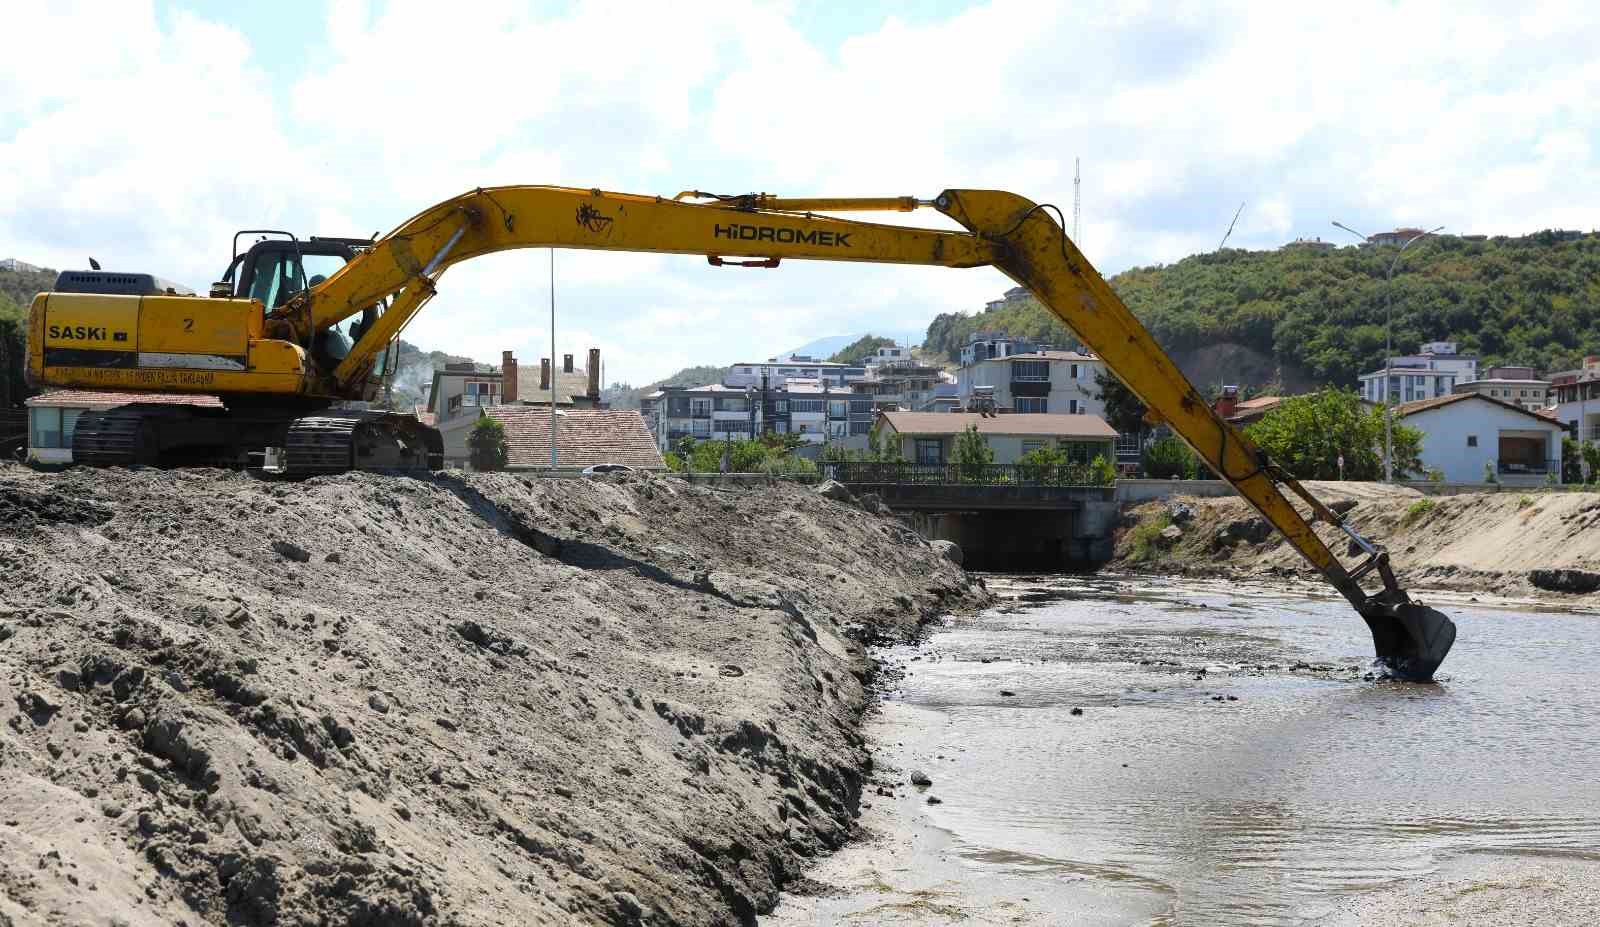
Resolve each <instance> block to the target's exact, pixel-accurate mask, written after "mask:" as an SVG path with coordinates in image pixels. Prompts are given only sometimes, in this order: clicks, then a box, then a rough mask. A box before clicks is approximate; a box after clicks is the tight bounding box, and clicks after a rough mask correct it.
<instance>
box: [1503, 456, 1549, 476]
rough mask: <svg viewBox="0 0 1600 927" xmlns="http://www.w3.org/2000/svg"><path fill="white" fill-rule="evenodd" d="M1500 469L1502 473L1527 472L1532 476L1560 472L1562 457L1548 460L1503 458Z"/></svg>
mask: <svg viewBox="0 0 1600 927" xmlns="http://www.w3.org/2000/svg"><path fill="white" fill-rule="evenodd" d="M1499 470H1500V472H1501V473H1505V474H1511V475H1515V474H1518V473H1526V474H1529V475H1532V476H1544V475H1545V474H1546V473H1560V472H1561V460H1560V458H1556V459H1553V460H1546V461H1537V460H1534V461H1516V460H1511V461H1507V460H1502V461H1499Z"/></svg>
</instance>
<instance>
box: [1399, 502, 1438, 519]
mask: <svg viewBox="0 0 1600 927" xmlns="http://www.w3.org/2000/svg"><path fill="white" fill-rule="evenodd" d="M1438 506H1439V503H1437V502H1435V501H1433V500H1432V499H1429V498H1426V497H1424V498H1421V499H1418V500H1417V501H1415V502H1413V503H1411V505H1410V506H1409V507H1407V508H1406V514H1405V515H1404V516H1403V517H1402V518H1401V519H1400V524H1402V525H1409V524H1411V523H1412V522H1416V521H1421V520H1422V519H1423V518H1426V517H1427V515H1428V513H1429V512H1431V511H1433V510H1434V509H1435V508H1437V507H1438Z"/></svg>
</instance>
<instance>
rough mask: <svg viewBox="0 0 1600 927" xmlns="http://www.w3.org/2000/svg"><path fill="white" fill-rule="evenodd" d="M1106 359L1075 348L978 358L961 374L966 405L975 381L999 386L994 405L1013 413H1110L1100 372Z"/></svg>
mask: <svg viewBox="0 0 1600 927" xmlns="http://www.w3.org/2000/svg"><path fill="white" fill-rule="evenodd" d="M1103 370H1105V361H1102V360H1101V359H1100V358H1098V357H1095V356H1094V355H1092V354H1079V353H1077V352H1075V351H1033V352H1031V353H1027V354H1008V355H1003V356H1000V357H991V358H987V359H985V360H980V361H977V362H976V363H973V364H969V365H967V366H965V367H962V368H961V372H960V373H959V374H957V376H956V395H957V398H958V399H959V400H960V402H961V407H962V408H966V407H967V405H968V403H969V402H970V401H971V399H972V390H973V387H975V386H992V387H994V401H995V405H996V406H998V407H999V408H1000V409H1001V410H1005V411H1010V412H1031V413H1045V414H1065V415H1100V416H1103V415H1105V408H1106V407H1105V403H1104V402H1101V400H1100V387H1099V385H1098V384H1097V383H1096V382H1095V377H1096V375H1097V374H1099V373H1100V372H1101V371H1103Z"/></svg>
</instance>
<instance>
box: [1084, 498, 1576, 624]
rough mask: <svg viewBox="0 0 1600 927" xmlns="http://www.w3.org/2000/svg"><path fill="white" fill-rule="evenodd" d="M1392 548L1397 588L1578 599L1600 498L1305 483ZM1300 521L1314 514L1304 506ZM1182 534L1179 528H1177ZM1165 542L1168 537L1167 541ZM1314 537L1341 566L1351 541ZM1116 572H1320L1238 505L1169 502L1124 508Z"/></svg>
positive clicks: (1323, 530)
mask: <svg viewBox="0 0 1600 927" xmlns="http://www.w3.org/2000/svg"><path fill="white" fill-rule="evenodd" d="M1307 486H1308V488H1310V490H1311V492H1312V493H1313V494H1314V495H1316V496H1317V498H1319V499H1321V500H1323V502H1325V503H1327V504H1329V505H1330V506H1332V507H1333V508H1334V510H1335V511H1344V512H1345V513H1346V514H1345V518H1346V519H1347V521H1348V523H1349V524H1350V525H1351V526H1352V527H1353V528H1355V529H1356V530H1357V531H1359V532H1361V533H1362V534H1363V535H1364V536H1366V537H1369V538H1372V539H1374V540H1376V541H1378V542H1379V543H1382V544H1383V545H1385V546H1386V547H1387V548H1388V550H1389V553H1390V556H1391V558H1392V561H1393V563H1394V565H1395V569H1396V573H1397V574H1398V575H1399V577H1400V579H1401V583H1402V585H1404V586H1406V587H1407V588H1412V589H1417V588H1421V589H1426V588H1435V589H1449V590H1454V591H1463V592H1474V593H1494V594H1498V595H1508V596H1529V595H1533V596H1545V597H1550V596H1560V597H1563V598H1566V599H1568V600H1571V598H1572V597H1573V596H1574V595H1582V594H1586V593H1592V592H1595V591H1597V590H1600V531H1597V530H1594V529H1595V528H1596V526H1600V494H1596V493H1584V492H1571V493H1555V492H1529V493H1527V494H1520V493H1516V492H1498V493H1477V494H1469V495H1460V496H1424V495H1423V494H1421V493H1419V492H1417V491H1416V490H1414V489H1407V488H1401V487H1394V486H1386V485H1382V484H1375V483H1320V482H1313V483H1308V484H1307ZM1300 509H1301V512H1302V514H1308V510H1307V509H1306V508H1305V507H1304V506H1303V505H1301V506H1300ZM1174 529H1176V530H1174ZM1163 532H1165V534H1163ZM1317 533H1318V535H1319V536H1321V537H1322V539H1323V540H1324V541H1325V542H1326V543H1327V544H1328V545H1329V546H1330V547H1332V548H1333V550H1334V552H1335V553H1337V554H1339V555H1340V556H1341V557H1343V555H1344V553H1345V548H1346V544H1347V542H1346V540H1345V538H1344V535H1343V534H1342V533H1340V532H1339V531H1338V530H1337V529H1334V528H1332V527H1331V526H1329V525H1326V524H1318V525H1317ZM1116 551H1117V552H1116V559H1115V560H1114V561H1113V562H1112V564H1111V566H1112V568H1113V569H1125V570H1132V571H1141V570H1145V571H1152V572H1175V573H1185V574H1189V575H1209V576H1238V577H1252V576H1278V577H1301V576H1303V577H1306V578H1315V577H1316V576H1317V574H1316V573H1315V572H1314V571H1312V570H1311V568H1310V567H1309V566H1308V565H1307V564H1306V563H1305V561H1304V560H1302V559H1301V558H1300V556H1299V554H1298V553H1297V552H1296V551H1295V550H1294V548H1292V547H1290V546H1289V545H1288V544H1287V543H1286V542H1285V541H1284V540H1283V537H1282V535H1279V534H1278V533H1277V532H1275V531H1273V530H1272V529H1271V528H1270V527H1269V526H1268V525H1267V524H1266V522H1265V520H1263V519H1261V518H1260V517H1259V516H1257V515H1256V514H1255V510H1254V509H1251V508H1250V507H1249V506H1248V505H1246V504H1245V502H1244V501H1243V500H1242V499H1238V498H1228V499H1189V498H1184V499H1174V500H1172V501H1170V502H1151V503H1146V504H1144V505H1141V506H1138V507H1136V508H1134V509H1131V510H1129V511H1128V512H1127V513H1125V515H1124V527H1123V528H1122V530H1121V531H1120V532H1119V534H1118V538H1117V548H1116Z"/></svg>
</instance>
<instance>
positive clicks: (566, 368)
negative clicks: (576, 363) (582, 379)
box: [561, 354, 572, 373]
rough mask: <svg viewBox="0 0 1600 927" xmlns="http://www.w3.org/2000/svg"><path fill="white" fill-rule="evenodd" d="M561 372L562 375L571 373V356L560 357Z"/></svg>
mask: <svg viewBox="0 0 1600 927" xmlns="http://www.w3.org/2000/svg"><path fill="white" fill-rule="evenodd" d="M561 372H562V373H571V372H572V355H571V354H563V355H561Z"/></svg>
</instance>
